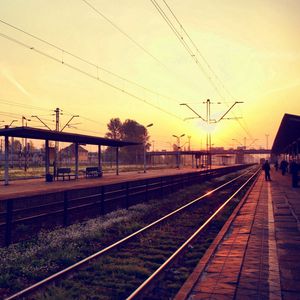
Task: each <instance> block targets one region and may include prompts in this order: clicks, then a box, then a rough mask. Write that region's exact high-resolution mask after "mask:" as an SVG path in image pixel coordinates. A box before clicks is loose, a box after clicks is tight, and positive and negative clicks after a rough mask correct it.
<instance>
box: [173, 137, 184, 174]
mask: <svg viewBox="0 0 300 300" xmlns="http://www.w3.org/2000/svg"><path fill="white" fill-rule="evenodd" d="M172 136H173V137H174V138H176V139H177V168H178V169H179V168H180V152H179V151H180V138H182V137H184V136H185V134H184V133H183V134H182V135H180V136H177V135H175V134H173V135H172Z"/></svg>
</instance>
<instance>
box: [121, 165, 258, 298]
mask: <svg viewBox="0 0 300 300" xmlns="http://www.w3.org/2000/svg"><path fill="white" fill-rule="evenodd" d="M260 171H261V170H260V169H258V170H257V171H256V172H255V173H254V174H253V175H251V176H250V178H248V179H247V181H246V182H245V183H244V184H243V185H241V186H240V187H239V188H238V189H237V190H236V191H235V192H234V193H233V194H232V195H231V196H230V197H229V198H228V199H227V200H226V201H225V202H224V203H223V204H222V205H221V206H220V207H219V208H218V209H217V210H216V211H215V212H214V213H213V214H212V215H211V216H210V217H209V218H208V219H207V220H206V221H205V222H204V223H203V224H202V225H201V226H200V227H199V228H198V229H197V230H196V231H195V232H194V233H193V234H192V235H191V236H190V237H189V238H188V239H187V240H186V241H185V242H184V243H183V244H182V245H181V246H180V247H179V248H178V249H177V250H176V251H175V252H174V253H173V254H172V255H171V256H170V257H169V258H168V259H167V260H166V261H165V262H164V263H163V264H162V265H161V266H160V267H159V268H158V269H157V270H156V271H155V272H154V273H152V275H151V276H149V277H148V278H147V279H146V280H145V281H144V282H143V283H142V284H141V285H140V286H139V287H138V288H137V289H136V290H135V291H134V292H132V293H131V295H130V296H129V297H127V300H132V299H140V298H139V296H140V294H141V293H142V292H143V291H144V290H145V289H147V287H148V286H149V285H150V284H151V283H152V282H153V281H154V280H155V279H156V278H157V276H159V275H160V274H161V273H162V272H163V271H164V270H165V269H166V268H167V267H168V266H169V265H170V264H171V263H172V262H173V261H174V260H175V259H176V258H177V257H178V256H179V255H180V254H181V253H182V251H184V250H185V248H186V247H187V246H188V245H189V244H190V243H191V242H192V241H193V240H194V239H195V238H197V236H198V235H199V234H200V233H201V231H202V230H203V229H204V228H205V227H206V226H207V225H208V224H209V223H210V222H211V220H213V219H214V218H215V216H216V215H217V214H218V213H219V212H220V211H221V210H222V209H223V208H224V207H225V206H226V205H227V204H228V203H229V202H230V201H231V200H232V199H233V197H234V196H235V195H237V194H238V193H239V192H240V191H241V190H242V189H243V188H244V187H245V186H246V185H247V184H248V183H249V181H250V180H251V179H252V178H253V177H255V176H256V175H257V174H258V173H259V172H260Z"/></svg>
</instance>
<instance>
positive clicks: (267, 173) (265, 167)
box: [262, 160, 271, 181]
mask: <svg viewBox="0 0 300 300" xmlns="http://www.w3.org/2000/svg"><path fill="white" fill-rule="evenodd" d="M262 169H263V170H264V171H265V180H266V181H271V176H270V169H271V168H270V164H269V161H268V160H266V161H265V163H264V164H263V166H262Z"/></svg>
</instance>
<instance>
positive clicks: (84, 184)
mask: <svg viewBox="0 0 300 300" xmlns="http://www.w3.org/2000/svg"><path fill="white" fill-rule="evenodd" d="M220 167H224V166H212V169H218V168H220ZM229 167H230V166H229ZM202 171H205V169H195V168H192V167H183V168H180V169H177V168H176V169H175V168H173V169H171V168H167V169H154V170H147V172H146V173H144V172H143V171H128V172H122V173H120V174H119V175H116V174H113V173H106V174H105V175H104V176H103V177H100V178H99V177H95V178H85V177H84V178H79V179H77V180H65V181H63V180H58V181H53V182H45V179H44V178H39V179H23V180H13V181H10V183H9V185H7V186H1V185H0V201H1V200H7V199H13V198H17V197H24V196H35V195H40V194H45V193H52V192H53V193H54V192H62V191H65V190H74V189H85V188H93V187H95V186H102V185H109V184H117V183H122V182H126V181H134V180H143V179H147V178H156V177H162V176H172V175H181V174H187V173H193V172H202Z"/></svg>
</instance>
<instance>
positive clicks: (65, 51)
mask: <svg viewBox="0 0 300 300" xmlns="http://www.w3.org/2000/svg"><path fill="white" fill-rule="evenodd" d="M82 1H84V0H82ZM0 23H2V24H4V25H6V26H8V27H10V28H13V29H14V30H16V31H19V32H21V33H23V34H25V35H27V36H29V37H31V38H33V39H35V40H37V41H39V42H41V43H43V44H46V45H48V46H50V47H51V48H54V49H56V50H58V51H59V52H60V53H61V59H60V62H61V63H65V60H66V55H69V56H71V57H73V58H75V59H77V60H78V61H80V62H83V63H85V64H87V65H89V66H91V67H93V68H95V74H96V77H97V78H99V77H101V76H100V74H99V71H102V72H105V73H107V74H109V75H112V76H114V77H116V78H117V79H120V80H123V81H124V82H127V83H129V84H131V85H134V86H136V87H138V88H140V89H143V90H144V91H147V92H149V93H152V94H154V95H157V96H160V97H163V98H166V99H169V100H172V101H175V102H177V103H181V102H182V101H180V100H178V99H176V98H174V97H171V96H168V95H164V94H162V93H159V92H157V91H154V90H152V89H150V88H148V87H145V86H143V85H141V84H139V83H137V82H135V81H133V80H130V79H128V78H125V77H124V76H121V75H119V74H117V73H115V72H112V71H110V70H108V69H106V68H104V67H102V66H100V65H98V64H96V63H94V62H91V61H89V60H88V59H85V58H83V57H81V56H78V55H76V54H74V53H72V52H70V51H68V50H66V49H64V48H62V47H59V46H57V45H55V44H53V43H51V42H48V41H46V40H45V39H42V38H40V37H38V36H36V35H34V34H31V33H29V32H28V31H25V30H23V29H21V28H19V27H17V26H14V25H12V24H10V23H8V22H6V21H4V20H1V19H0Z"/></svg>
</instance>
